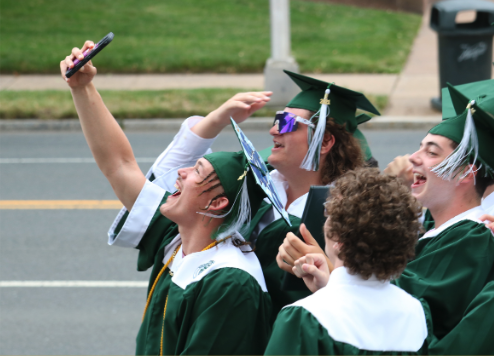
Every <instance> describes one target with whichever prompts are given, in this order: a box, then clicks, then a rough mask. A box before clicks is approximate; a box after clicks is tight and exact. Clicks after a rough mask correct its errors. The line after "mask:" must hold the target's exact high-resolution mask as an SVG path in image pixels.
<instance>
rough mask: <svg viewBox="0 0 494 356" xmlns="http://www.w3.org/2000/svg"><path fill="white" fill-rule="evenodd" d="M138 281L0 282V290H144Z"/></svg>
mask: <svg viewBox="0 0 494 356" xmlns="http://www.w3.org/2000/svg"><path fill="white" fill-rule="evenodd" d="M147 286H148V282H140V281H0V288H18V287H43V288H44V287H83V288H95V287H100V288H115V287H117V288H146V287H147Z"/></svg>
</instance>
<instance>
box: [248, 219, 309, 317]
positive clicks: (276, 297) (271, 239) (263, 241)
mask: <svg viewBox="0 0 494 356" xmlns="http://www.w3.org/2000/svg"><path fill="white" fill-rule="evenodd" d="M290 221H291V223H292V226H288V225H287V224H286V223H285V221H284V220H283V219H278V220H276V221H275V222H273V223H271V224H270V225H268V226H267V227H266V228H265V229H264V230H262V232H261V233H260V234H259V237H258V239H257V243H256V250H255V252H256V255H257V258H258V259H259V262H260V263H261V268H262V273H263V274H264V279H265V280H266V286H267V288H268V292H269V294H270V295H271V300H272V301H273V315H272V318H271V323H274V321H275V319H276V316H277V315H278V312H279V311H280V310H281V308H283V307H284V306H285V305H288V304H292V303H294V302H296V301H297V300H299V299H302V298H305V297H307V296H309V295H310V294H312V293H311V292H310V291H309V289H307V290H302V291H298V290H297V291H283V290H281V283H282V280H283V277H284V274H285V272H284V271H283V270H282V269H281V268H279V267H278V263H277V262H276V255H277V254H278V249H279V247H280V245H281V244H282V243H283V240H284V239H285V237H286V234H287V233H288V232H293V233H297V232H298V229H299V226H300V219H299V218H298V217H296V216H293V215H290Z"/></svg>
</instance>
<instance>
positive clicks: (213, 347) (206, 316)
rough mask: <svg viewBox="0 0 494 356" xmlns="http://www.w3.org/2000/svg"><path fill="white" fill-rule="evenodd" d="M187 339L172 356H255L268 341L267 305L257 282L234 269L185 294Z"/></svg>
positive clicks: (208, 278)
mask: <svg viewBox="0 0 494 356" xmlns="http://www.w3.org/2000/svg"><path fill="white" fill-rule="evenodd" d="M184 297H185V300H186V301H187V309H188V310H186V311H185V315H186V317H185V318H184V321H183V322H184V323H187V324H188V325H183V326H182V328H183V329H184V330H187V335H186V338H184V340H182V342H183V344H182V345H177V349H176V353H180V354H200V355H226V354H230V355H234V354H237V355H238V354H242V355H249V354H250V355H259V354H263V353H264V349H265V347H266V344H267V342H268V339H269V334H270V332H271V327H270V323H269V317H270V315H271V301H270V298H269V294H268V293H266V292H263V291H262V289H261V287H260V286H259V284H258V283H257V281H256V280H255V279H254V278H253V277H252V276H251V275H250V274H248V273H247V272H245V271H242V270H240V269H236V268H222V269H219V270H216V271H212V272H211V273H209V274H208V275H207V276H206V277H204V278H203V279H202V280H201V282H198V285H197V286H195V287H194V288H190V290H189V288H187V289H186V291H185V295H184Z"/></svg>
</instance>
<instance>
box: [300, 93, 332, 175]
mask: <svg viewBox="0 0 494 356" xmlns="http://www.w3.org/2000/svg"><path fill="white" fill-rule="evenodd" d="M329 93H330V90H329V89H326V91H325V93H324V99H321V109H320V110H319V121H318V122H317V127H316V130H315V132H314V135H311V134H310V129H309V134H308V140H309V149H308V151H307V154H306V155H305V158H304V160H303V161H302V164H301V165H300V168H303V169H305V170H307V171H317V170H318V169H319V161H320V157H321V146H322V141H323V139H324V133H325V131H326V116H328V115H329V106H328V100H327V99H328V95H329ZM316 115H317V114H316ZM316 115H314V116H316ZM311 138H312V139H311Z"/></svg>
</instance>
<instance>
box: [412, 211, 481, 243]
mask: <svg viewBox="0 0 494 356" xmlns="http://www.w3.org/2000/svg"><path fill="white" fill-rule="evenodd" d="M483 214H485V211H484V209H482V207H481V206H480V205H479V206H476V207H475V208H472V209H470V210H467V211H465V212H463V213H461V214H459V215H456V216H455V217H454V218H451V219H449V220H448V221H446V222H445V223H444V224H442V225H441V226H439V227H438V228H435V229H432V230H429V231H427V232H426V233H425V234H424V236H422V237H421V238H420V240H422V239H426V238H430V237H434V236H437V235H439V234H440V233H441V232H443V231H444V230H446V229H447V228H448V227H450V226H452V225H454V224H456V223H457V222H459V221H461V220H472V221H476V222H478V223H481V221H480V220H479V217H480V216H482V215H483Z"/></svg>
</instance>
